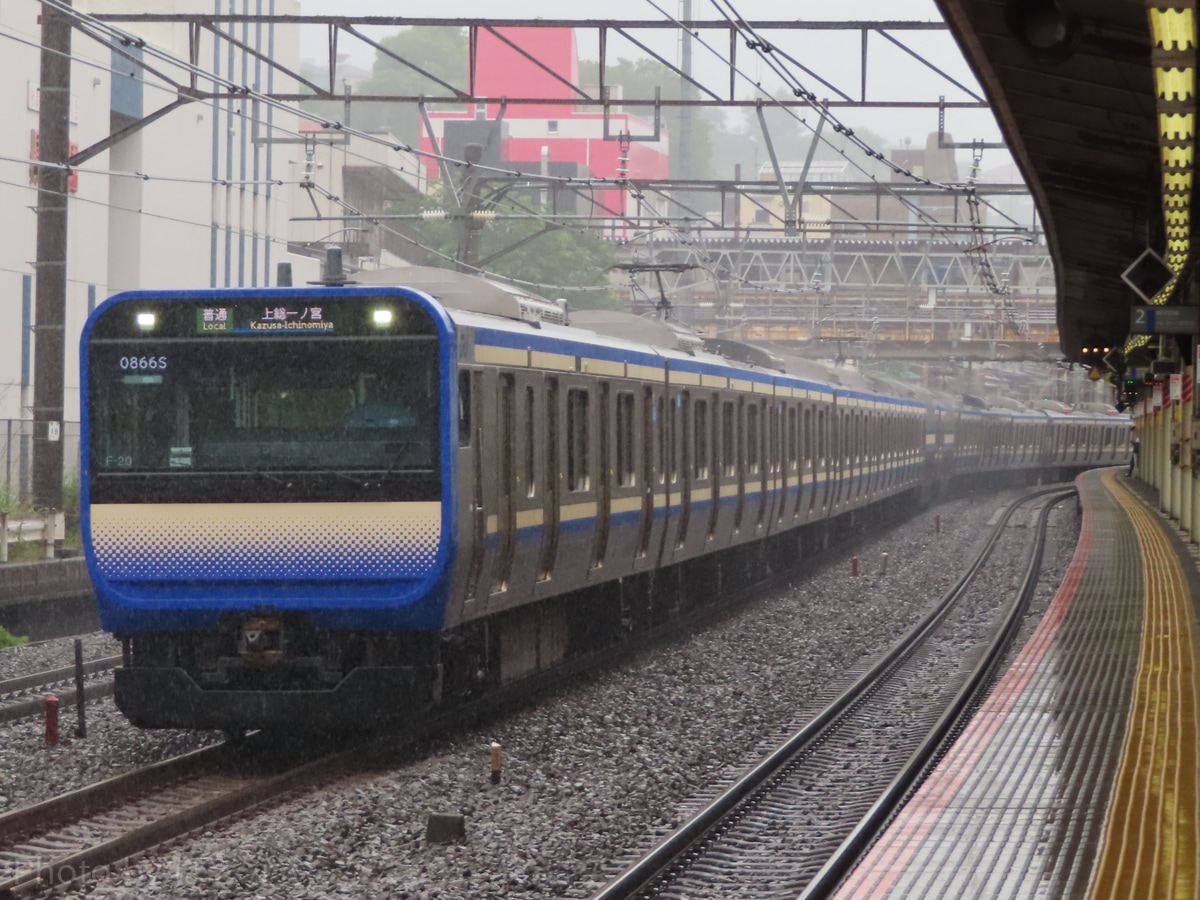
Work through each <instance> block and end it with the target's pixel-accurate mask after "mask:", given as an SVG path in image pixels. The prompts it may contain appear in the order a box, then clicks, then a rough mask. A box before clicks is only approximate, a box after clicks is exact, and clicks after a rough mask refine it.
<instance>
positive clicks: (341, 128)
mask: <svg viewBox="0 0 1200 900" xmlns="http://www.w3.org/2000/svg"><path fill="white" fill-rule="evenodd" d="M43 3H44V4H45V5H47V6H52V7H54V8H56V9H58V10H60V11H61V12H63V13H64V14H65V15H68V16H70V17H72V18H73V19H74V20H76V22H77V23H78V27H79V28H80V29H81V30H82V31H83V32H84V33H85V34H88V35H89V36H91V37H93V38H94V39H95V40H97V41H98V42H100V43H101V44H103V45H106V46H110V47H114V46H115V45H118V44H120V45H125V46H129V45H136V46H137V47H139V48H140V49H141V50H142V52H143V53H144V54H146V55H150V56H152V57H153V58H154V59H156V60H160V61H163V62H166V63H167V64H169V65H171V66H174V67H177V68H178V69H180V70H181V71H183V72H185V73H187V74H189V75H191V76H193V77H195V78H198V79H202V80H205V81H208V82H210V83H211V84H212V85H213V87H214V89H216V88H218V87H220V88H224V89H225V90H226V91H228V92H229V93H231V94H233V95H234V96H235V97H236V96H241V97H244V98H246V99H251V100H255V101H257V102H259V103H262V104H264V105H265V106H268V107H270V108H274V109H277V110H281V111H284V112H287V113H289V114H292V115H296V116H297V117H299V118H301V119H306V120H308V121H312V122H316V123H318V124H320V125H322V127H323V128H324V129H327V130H328V131H330V132H333V133H342V134H347V135H351V136H356V137H360V138H362V139H363V140H366V141H370V142H373V143H377V144H380V145H383V146H387V147H389V148H391V149H394V150H397V151H405V152H410V153H412V154H414V155H415V156H417V157H420V158H425V159H434V160H438V161H440V162H443V163H446V164H448V165H454V166H460V167H467V166H473V167H475V168H477V169H478V170H480V171H488V172H494V173H498V174H501V175H504V176H505V177H511V178H520V179H522V180H525V181H529V182H532V183H547V182H548V183H553V184H561V185H570V186H572V187H588V188H590V189H593V190H594V189H595V188H596V187H617V188H627V187H628V186H629V184H630V182H629V180H628V179H625V178H603V177H601V178H583V179H581V178H574V177H570V176H566V177H564V176H542V175H540V174H535V173H529V172H522V171H520V170H514V169H511V168H507V167H497V166H488V165H485V164H482V163H471V162H467V161H466V160H461V159H457V158H455V157H451V156H447V155H444V154H437V153H431V152H429V151H425V150H422V149H420V148H417V147H412V146H411V145H408V144H405V143H403V142H396V141H392V140H387V139H386V138H383V137H381V136H379V135H375V134H371V133H369V132H362V131H359V130H357V129H353V128H350V127H349V126H347V125H345V124H344V123H340V122H336V121H331V120H330V119H329V118H328V117H326V116H322V115H319V114H316V113H310V112H308V111H305V110H303V109H298V108H296V107H294V106H290V105H288V104H285V103H282V102H280V101H275V100H273V99H271V98H270V97H269V96H268V95H265V94H260V93H258V92H256V91H254V90H252V89H251V88H250V87H248V86H246V85H240V84H238V83H236V82H235V81H233V80H232V79H229V78H224V77H221V76H218V75H216V74H214V73H211V72H208V71H207V70H205V69H204V68H203V67H201V66H196V65H193V64H191V63H188V62H185V61H183V60H181V59H179V58H178V57H176V56H174V55H173V54H171V53H169V52H167V51H164V50H162V49H160V48H157V47H154V46H153V45H150V44H148V43H147V42H145V41H144V40H143V39H141V38H138V37H136V36H133V35H130V34H128V33H126V32H123V31H121V30H120V29H117V28H115V27H112V26H108V25H107V24H105V23H102V22H100V21H99V20H96V19H94V18H93V17H91V16H88V15H86V14H83V13H80V12H79V11H77V10H75V9H73V8H72V7H69V6H66V5H65V4H63V3H61V2H58V0H43ZM651 5H652V6H655V8H656V9H659V11H660V12H662V10H661V8H660V7H658V6H657V5H655V4H654V3H653V2H651ZM730 8H731V9H732V7H730ZM667 18H669V19H672V20H673V21H676V23H677V24H678V22H677V20H674V19H673V17H671V16H669V15H667ZM221 37H227V36H226V35H225V34H224V32H221V31H220V30H219V29H218V30H215V39H216V38H221ZM701 43H702V44H703V42H701ZM706 46H707V45H706ZM709 49H710V51H711V52H716V51H712V50H711V48H709ZM718 55H719V54H718ZM135 62H137V61H136V60H135ZM144 68H145V69H146V71H149V72H153V71H154V70H153V69H151V68H150V67H148V66H144ZM110 71H111V70H110ZM156 74H157V73H156ZM739 74H740V75H741V76H742V77H743V78H746V77H747V76H746V75H745V74H744V73H742V72H740V71H739ZM156 87H157V86H156ZM160 89H163V90H166V88H160ZM760 89H761V88H760ZM772 99H773V98H772ZM209 102H211V103H212V104H213V106H214V107H215V106H216V101H209ZM785 108H786V107H785ZM788 111H789V113H791V114H792V115H795V114H794V113H792V111H791V110H790V109H789V110H788ZM237 112H238V114H239V115H240V116H242V117H244V118H249V119H250V120H251V121H261V120H260V119H258V118H256V117H255V116H254V114H253V113H251V114H247V113H246V111H245V109H244V108H243V109H241V110H238V111H237ZM801 121H802V122H803V121H804V120H801ZM804 124H806V125H807V123H806V122H804ZM276 127H278V126H276ZM808 127H810V128H811V126H808ZM279 130H280V131H283V132H285V133H296V132H289V131H287V129H282V128H280V129H279ZM844 133H845V134H847V135H852V134H853V132H852V131H850V130H848V129H846V130H845V132H844ZM857 143H858V144H859V145H860V146H862V147H863V148H865V152H868V153H869V155H873V156H876V158H879V159H883V156H882V154H879V153H877V152H874V153H872V152H870V148H866V145H865V144H863V143H862V142H861V141H858V142H857ZM831 146H832V144H831ZM835 149H837V148H835ZM838 152H839V153H841V154H842V155H843V156H845V152H844V150H838ZM851 162H852V164H854V165H855V166H856V168H859V169H860V170H861V171H865V170H862V168H861V166H858V165H857V164H856V163H853V161H851ZM884 162H885V163H888V162H889V161H887V160H884ZM889 164H890V163H889ZM892 167H893V168H894V169H895V170H896V171H903V170H901V169H899V168H898V167H895V166H894V165H893V166H892ZM113 174H118V173H113ZM119 174H122V175H128V174H129V173H119ZM138 174H139V175H141V174H142V173H138ZM868 174H869V173H868ZM908 174H909V175H910V176H911V177H914V178H915V180H917V181H920V182H922V183H925V184H934V183H933V182H931V181H929V180H928V179H922V178H920V177H919V176H912V175H911V173H908ZM144 177H150V176H144ZM869 177H870V178H871V180H873V181H875V182H876V183H878V184H882V185H883V186H884V188H885V189H886V190H889V192H891V193H892V195H893V196H896V197H897V199H898V200H899V201H900V202H901V203H902V204H904V205H906V206H908V207H909V208H911V209H913V210H914V211H916V213H917V214H918V215H921V216H923V217H925V218H927V220H928V221H930V223H931V225H936V223H935V222H934V221H933V220H929V219H928V217H927V216H925V214H924V213H923V211H922V210H920V208H919V207H916V206H914V205H913V204H911V203H908V202H907V201H906V200H905V198H903V197H899V196H898V195H896V194H895V192H894V191H891V190H890V189H888V188H887V187H886V185H885V184H883V183H881V182H878V180H877V179H875V177H874V176H873V175H870V176H869ZM196 183H209V184H220V185H223V186H230V185H231V184H236V182H231V181H229V180H226V179H211V180H203V179H196ZM276 183H277V182H276ZM946 187H947V189H954V188H953V187H952V186H946ZM650 190H651V191H653V192H654V193H655V194H656V195H658V196H662V197H663V198H664V199H665V200H666V202H668V203H678V202H679V201H678V200H677V199H676V198H673V197H671V196H670V195H668V194H666V193H665V192H664V191H662V190H661V189H657V188H651V189H650ZM958 190H961V188H959V189H958ZM643 196H644V195H643ZM543 218H545V219H546V221H552V218H551V217H543ZM703 220H704V217H699V218H698V221H703ZM626 224H629V223H628V222H626ZM709 224H710V225H711V224H713V223H711V222H710V223H709ZM555 225H556V227H566V228H570V227H572V226H569V225H562V224H561V223H555ZM668 227H670V226H669V225H668ZM389 230H390V229H389ZM671 230H673V231H675V233H677V234H678V233H679V232H678V230H677V229H674V228H672V229H671ZM685 243H687V244H688V245H689V246H691V247H692V248H693V249H697V250H698V251H699V252H700V253H702V254H703V255H704V256H705V257H706V258H708V259H709V262H710V263H711V262H712V261H711V258H710V257H708V255H707V253H705V252H704V250H703V248H702V247H699V246H698V245H696V244H695V242H690V241H687V240H686V239H685ZM739 280H741V281H742V283H745V284H748V285H750V286H752V287H753V288H755V289H756V290H769V291H774V290H776V289H772V288H769V287H766V286H763V285H758V284H756V283H754V282H752V281H750V280H749V279H739ZM779 292H780V293H790V292H787V291H779Z"/></svg>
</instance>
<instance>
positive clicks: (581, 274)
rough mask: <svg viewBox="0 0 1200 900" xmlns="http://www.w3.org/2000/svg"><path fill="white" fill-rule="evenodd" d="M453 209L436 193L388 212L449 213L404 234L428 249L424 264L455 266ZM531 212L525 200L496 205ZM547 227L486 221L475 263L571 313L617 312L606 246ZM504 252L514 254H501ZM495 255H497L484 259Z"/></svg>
mask: <svg viewBox="0 0 1200 900" xmlns="http://www.w3.org/2000/svg"><path fill="white" fill-rule="evenodd" d="M453 208H454V204H453V202H450V203H447V202H445V201H444V199H443V194H442V192H441V191H437V192H435V193H434V194H433V195H431V196H428V197H418V198H411V199H407V200H404V201H397V202H396V203H394V204H393V208H392V210H391V212H393V213H407V214H418V213H420V212H422V211H428V210H444V211H446V212H447V213H448V216H447V218H445V219H420V220H414V221H413V222H412V224H411V225H409V226H408V227H406V228H404V229H403V230H404V232H405V233H406V234H408V235H409V236H410V237H412V239H413V240H415V241H417V242H418V243H419V244H420V245H422V246H424V247H426V248H429V250H428V251H427V252H426V254H425V259H424V262H425V263H426V264H427V265H431V266H439V267H441V268H448V269H452V268H454V267H455V261H454V260H455V257H456V255H457V253H458V248H459V239H460V234H461V232H460V228H461V227H462V224H461V223H460V222H458V221H455V220H454V219H453V218H452V217H451V216H450V215H449V213H450V212H451V211H452V210H453ZM530 208H533V209H534V211H535V212H538V211H539V210H538V204H537V202H535V201H526V200H524V199H518V200H515V201H514V202H508V201H505V200H504V199H501V200H500V201H498V202H497V204H496V205H495V211H496V212H497V213H498V214H500V215H505V214H518V215H526V214H527V213H528V210H529V209H530ZM548 224H550V222H549V221H548V219H546V218H538V217H536V216H533V215H529V216H528V217H526V218H521V219H508V218H503V219H497V220H495V221H492V222H487V223H486V224H484V225H483V226H482V228H481V230H480V233H479V244H478V247H479V249H478V257H477V258H478V259H479V260H481V261H484V265H482V268H483V269H484V270H485V271H487V272H490V273H494V274H496V275H500V276H503V277H505V278H511V279H513V280H514V281H517V282H521V283H524V284H527V285H528V287H529V290H531V291H532V292H533V293H536V294H541V295H543V296H546V297H550V298H551V299H557V298H559V297H562V298H564V299H566V300H567V302H568V303H569V304H570V306H571V308H573V309H622V308H623V307H622V305H621V301H620V299H619V298H617V297H616V295H615V294H613V292H612V291H611V290H609V289H608V287H607V284H608V272H609V270H610V269H611V268H612V265H613V262H614V259H613V253H612V248H611V246H610V245H609V244H608V243H607V242H606V241H604V240H602V239H601V238H599V237H597V236H595V235H593V234H590V233H585V232H582V231H580V230H577V229H568V228H554V227H553V226H552V225H551V227H550V228H549V230H547V225H548ZM543 232H544V233H543ZM534 235H538V236H537V237H533V236H534ZM522 242H524V243H522ZM509 247H514V249H512V250H511V251H508V252H504V253H501V251H503V250H506V249H507V248H509ZM429 251H432V252H429ZM495 254H500V255H498V256H496V258H495V259H494V260H489V257H491V256H493V255H495Z"/></svg>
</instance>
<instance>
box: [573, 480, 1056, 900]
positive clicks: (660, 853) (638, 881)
mask: <svg viewBox="0 0 1200 900" xmlns="http://www.w3.org/2000/svg"><path fill="white" fill-rule="evenodd" d="M1054 493H1059V494H1062V495H1063V496H1069V495H1071V494H1073V493H1074V489H1073V488H1072V489H1071V490H1069V491H1063V489H1062V488H1061V487H1055V488H1048V489H1044V490H1040V491H1034V492H1032V493H1030V494H1027V495H1025V496H1024V497H1022V498H1020V499H1019V500H1017V501H1015V502H1014V503H1013V504H1011V505H1010V506H1009V508H1008V509H1007V510H1006V511H1005V513H1004V515H1003V516H1002V517H1001V518H1000V519H999V520H998V521H997V523H996V524H995V526H994V527H993V529H992V531H991V533H990V534H989V535H988V537H987V539H986V541H985V543H984V546H983V548H982V549H981V550H980V552H979V554H978V555H977V556H976V558H975V560H974V562H973V563H972V564H971V565H970V566H969V567H968V568H967V570H966V571H965V572H964V573H963V574H962V576H960V578H959V580H958V581H957V582H956V583H955V584H954V585H953V586H952V587H951V588H950V589H949V590H948V591H947V592H946V594H945V595H944V596H943V597H942V599H941V600H939V601H938V603H937V604H936V605H935V606H934V607H933V609H931V610H930V612H929V613H927V614H926V616H925V617H924V618H923V619H921V620H920V621H919V622H918V623H917V624H916V625H914V626H913V628H912V629H911V630H910V631H909V632H908V634H906V635H905V636H904V637H903V638H901V639H900V640H899V641H898V642H897V643H896V644H895V645H893V646H892V648H891V649H890V650H888V652H887V653H886V654H884V656H882V657H881V658H880V659H879V660H877V661H876V662H875V664H874V665H872V666H871V667H870V668H869V669H868V670H867V671H866V672H865V673H863V674H862V675H861V676H860V677H859V678H858V679H857V680H856V681H855V682H854V684H852V685H851V686H850V687H849V688H847V689H846V690H845V691H844V692H843V693H842V694H840V695H839V696H838V697H836V698H835V699H834V700H833V701H832V702H831V703H830V704H829V705H828V706H826V707H825V708H824V709H823V710H821V711H820V712H819V713H817V715H816V716H815V717H814V718H813V719H812V720H811V721H810V722H809V723H808V724H807V725H805V726H804V727H803V728H802V729H800V730H799V731H798V732H796V733H795V734H794V735H792V736H791V737H790V738H788V740H787V741H785V742H784V743H783V744H782V745H780V746H779V747H778V748H777V749H775V750H774V751H773V752H772V753H771V754H769V755H768V756H767V757H766V758H764V759H763V760H762V761H760V762H759V763H757V764H756V765H754V766H753V767H752V768H750V769H749V770H748V771H747V772H746V773H745V774H743V775H742V776H741V777H740V778H739V779H738V780H737V781H736V782H735V783H734V784H732V785H731V786H730V787H729V788H727V789H726V790H725V791H724V792H723V793H721V794H720V796H718V797H717V798H716V799H715V800H713V801H712V802H711V803H709V804H708V805H706V806H705V807H704V808H702V809H701V810H699V811H698V812H697V813H696V814H695V815H694V816H692V818H691V819H689V820H688V821H687V822H685V823H684V824H683V825H681V826H680V827H679V828H678V829H676V830H675V831H674V832H673V833H672V834H671V835H669V836H667V837H666V838H665V839H663V840H662V841H661V842H660V843H659V844H658V845H657V846H655V847H654V848H653V849H652V850H651V851H650V852H649V853H648V854H646V855H645V856H643V857H642V858H641V859H640V860H638V861H637V862H636V863H634V864H633V865H632V866H630V867H629V868H628V869H626V870H625V871H624V872H623V873H622V874H621V875H619V876H618V877H617V878H616V879H614V880H613V881H611V882H610V883H609V884H608V885H607V886H606V887H605V888H603V889H602V890H601V891H600V892H599V893H597V894H594V895H593V896H592V900H628V898H631V897H634V896H636V895H637V894H638V893H640V892H641V891H643V890H644V889H646V888H647V887H648V886H649V885H650V884H651V883H652V882H653V881H654V880H655V879H656V878H657V877H658V876H659V875H660V874H662V873H663V872H665V871H666V870H667V869H668V868H669V867H670V866H672V865H673V864H674V863H675V862H676V861H677V860H678V859H680V858H681V857H683V856H684V855H685V854H686V853H687V852H688V850H689V849H690V848H691V847H692V846H693V845H694V844H696V843H697V842H698V841H700V840H701V839H702V838H703V837H704V836H705V835H707V834H708V833H709V832H711V831H712V830H713V829H714V828H716V827H717V826H718V825H719V824H720V823H721V822H722V821H724V820H725V819H727V818H728V817H729V816H730V815H731V814H732V813H733V811H734V810H735V809H736V808H737V807H738V806H739V805H740V804H741V803H742V801H744V800H746V799H747V798H748V797H750V796H751V795H752V794H753V793H754V792H755V791H757V790H758V789H759V788H760V787H761V786H762V785H763V784H764V783H765V782H766V781H767V780H768V779H769V778H771V777H772V776H773V775H774V774H775V773H776V772H778V771H779V770H780V769H782V768H783V767H784V766H785V765H786V764H787V763H788V762H789V761H790V760H791V759H792V758H793V757H795V756H796V755H797V754H798V753H800V752H801V751H803V750H804V749H806V748H807V747H809V746H811V745H813V744H814V743H815V742H816V741H817V740H819V739H820V737H821V736H822V735H823V734H824V733H825V732H826V731H827V729H828V728H829V727H830V726H831V725H832V724H834V723H835V722H837V721H838V720H839V719H841V718H842V715H843V713H845V712H847V711H848V710H849V709H850V707H852V706H853V705H854V704H855V703H856V702H857V701H858V700H859V699H860V698H862V697H863V696H864V695H865V694H867V693H868V692H869V691H871V690H872V689H873V688H874V686H875V685H876V684H877V683H878V682H879V680H880V679H881V678H882V677H883V676H884V675H885V674H886V673H887V672H888V671H889V670H890V669H891V668H892V667H893V666H894V665H895V664H896V663H897V662H899V661H900V660H901V659H902V658H903V657H904V656H906V655H908V654H910V653H911V652H912V651H913V650H914V649H915V648H916V647H917V646H918V645H919V644H920V643H921V641H922V640H923V639H924V638H925V637H926V636H927V635H928V634H929V633H930V632H931V631H932V630H933V629H934V628H935V627H936V626H937V624H938V623H939V622H940V621H941V620H942V619H943V618H944V617H945V616H946V615H947V614H948V613H949V611H950V609H951V607H953V605H954V603H955V602H956V601H957V600H958V599H959V598H960V597H961V596H962V595H963V593H965V591H966V590H967V588H968V587H969V585H970V584H971V582H972V581H973V580H974V579H975V577H976V576H977V574H978V573H979V571H980V570H981V569H982V568H983V566H984V565H985V564H986V563H987V561H988V559H989V558H990V557H991V555H992V553H993V551H994V550H995V548H996V546H997V545H998V543H999V540H1000V537H1001V535H1002V534H1003V532H1004V528H1005V527H1006V525H1007V524H1008V522H1009V520H1010V519H1011V518H1012V516H1013V515H1014V514H1015V513H1016V511H1017V509H1018V508H1019V507H1020V506H1021V505H1022V504H1024V503H1027V502H1029V501H1030V500H1031V499H1035V498H1037V497H1041V496H1044V495H1047V494H1054ZM1056 502H1057V501H1056ZM1052 505H1053V504H1047V509H1048V508H1050V506H1052ZM1040 559H1041V555H1040V552H1039V553H1038V563H1039V565H1040ZM1033 571H1034V572H1036V567H1034V568H1033ZM1035 580H1036V579H1035ZM1015 605H1016V604H1014V606H1015ZM1004 631H1006V632H1007V631H1008V628H1007V627H1006V628H1005V629H1004ZM972 680H974V679H972ZM956 700H957V698H956ZM873 810H874V807H873ZM857 830H858V829H856V831H857ZM822 871H824V870H822Z"/></svg>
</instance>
